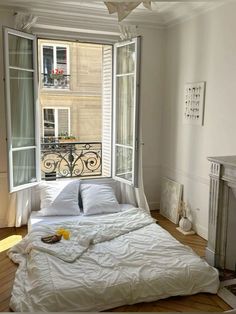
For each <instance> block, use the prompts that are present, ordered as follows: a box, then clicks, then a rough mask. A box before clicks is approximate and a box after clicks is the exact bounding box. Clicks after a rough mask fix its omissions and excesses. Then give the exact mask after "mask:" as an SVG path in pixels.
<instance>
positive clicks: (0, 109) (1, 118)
mask: <svg viewBox="0 0 236 314" xmlns="http://www.w3.org/2000/svg"><path fill="white" fill-rule="evenodd" d="M2 26H13V13H11V12H9V11H2V10H1V11H0V29H1V30H0V226H1V227H4V226H6V224H5V222H6V221H12V217H11V214H10V213H9V212H8V202H9V196H8V193H7V191H8V181H7V153H6V121H5V96H4V88H5V87H4V81H3V79H4V65H3V36H2ZM10 217H11V218H10Z"/></svg>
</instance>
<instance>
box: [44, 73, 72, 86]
mask: <svg viewBox="0 0 236 314" xmlns="http://www.w3.org/2000/svg"><path fill="white" fill-rule="evenodd" d="M41 80H42V86H43V87H46V88H59V89H68V88H69V87H70V75H64V74H59V75H58V76H57V77H56V75H54V76H53V77H52V76H51V74H44V73H42V74H41Z"/></svg>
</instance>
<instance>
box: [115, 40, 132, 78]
mask: <svg viewBox="0 0 236 314" xmlns="http://www.w3.org/2000/svg"><path fill="white" fill-rule="evenodd" d="M134 70H135V44H134V43H133V44H129V45H126V46H123V47H119V48H117V74H125V73H133V72H134Z"/></svg>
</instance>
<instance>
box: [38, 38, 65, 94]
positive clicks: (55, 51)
mask: <svg viewBox="0 0 236 314" xmlns="http://www.w3.org/2000/svg"><path fill="white" fill-rule="evenodd" d="M46 46H49V47H53V68H54V69H56V68H57V48H58V47H62V48H66V61H67V62H66V66H67V71H66V72H67V74H65V75H70V49H69V45H65V44H53V43H43V44H42V45H41V73H42V74H45V73H44V68H43V48H44V47H46ZM41 84H42V87H43V88H47V87H46V86H44V84H43V83H41ZM50 89H54V88H53V87H50ZM50 89H49V88H48V89H47V90H50ZM55 89H56V87H55Z"/></svg>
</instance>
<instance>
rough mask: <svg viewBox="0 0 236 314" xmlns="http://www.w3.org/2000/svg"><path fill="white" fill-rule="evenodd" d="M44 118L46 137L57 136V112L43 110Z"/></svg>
mask: <svg viewBox="0 0 236 314" xmlns="http://www.w3.org/2000/svg"><path fill="white" fill-rule="evenodd" d="M43 116H44V121H43V123H44V136H56V135H55V110H54V109H48V108H46V109H43Z"/></svg>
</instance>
